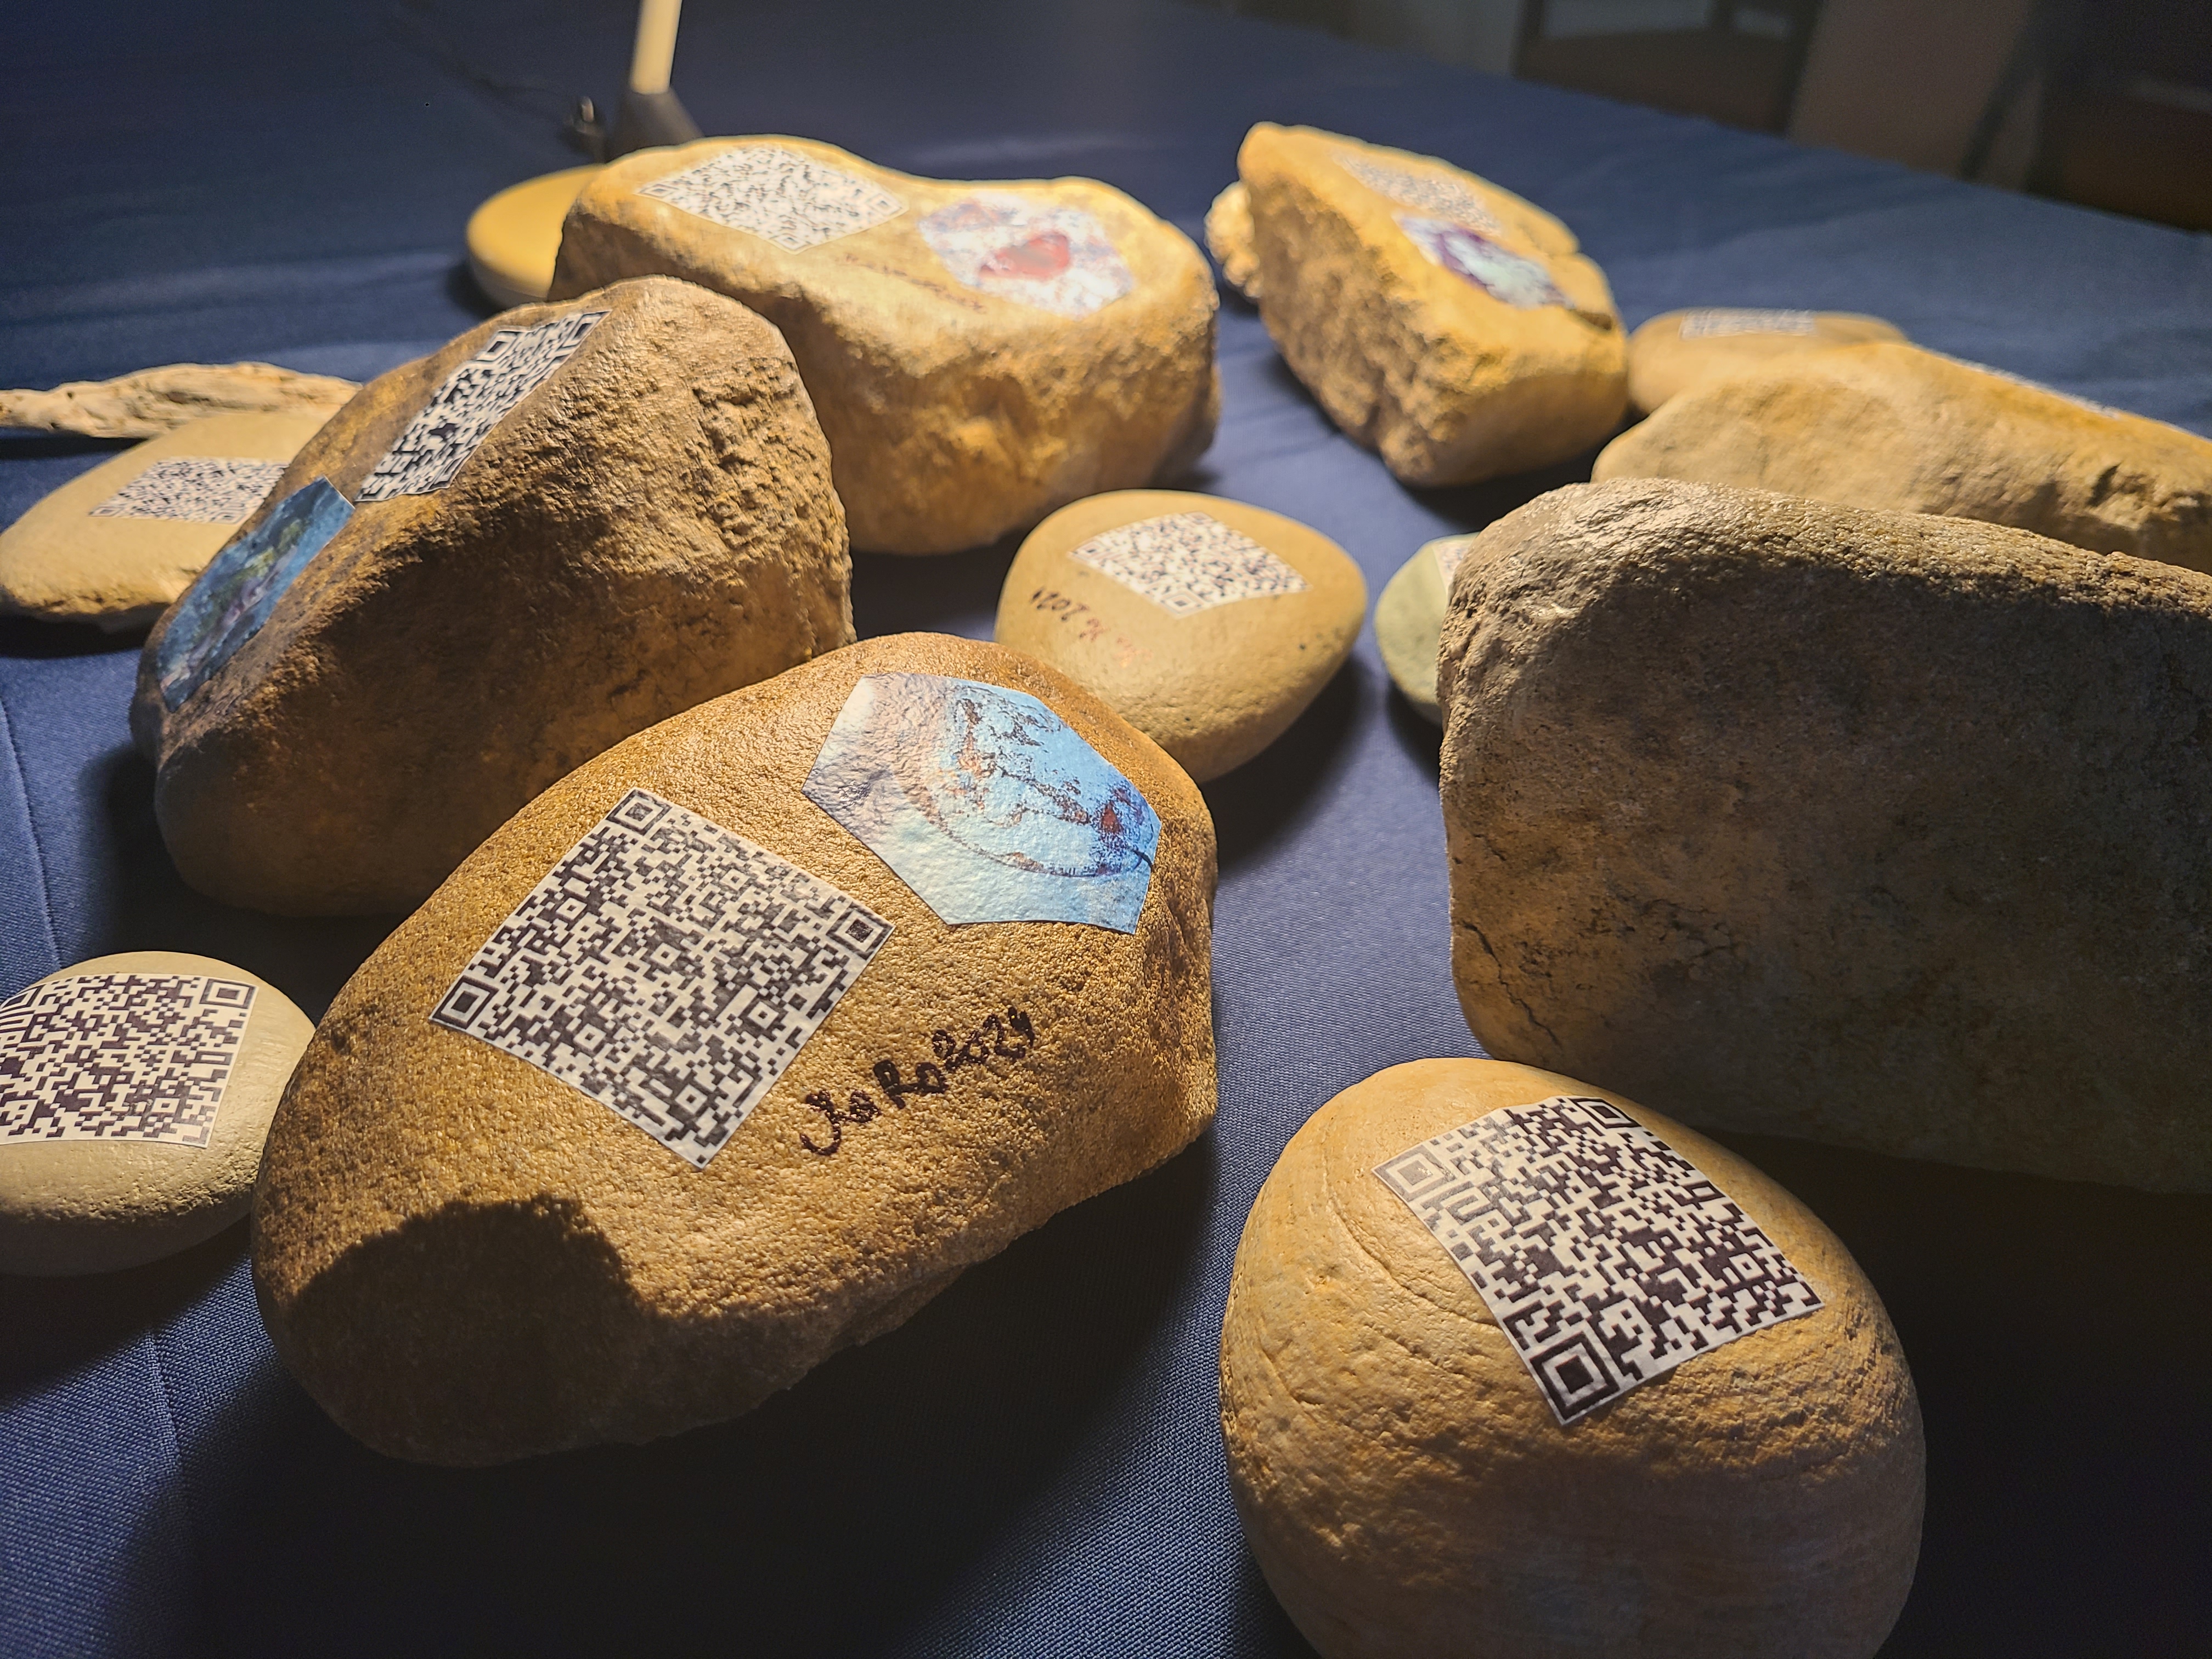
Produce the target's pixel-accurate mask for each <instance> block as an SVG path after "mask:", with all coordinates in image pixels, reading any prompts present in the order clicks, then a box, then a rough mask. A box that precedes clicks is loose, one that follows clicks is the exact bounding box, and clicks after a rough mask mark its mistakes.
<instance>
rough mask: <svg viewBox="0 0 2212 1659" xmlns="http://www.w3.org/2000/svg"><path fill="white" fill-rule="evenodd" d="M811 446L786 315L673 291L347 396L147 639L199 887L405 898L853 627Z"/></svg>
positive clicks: (514, 330)
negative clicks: (621, 748)
mask: <svg viewBox="0 0 2212 1659" xmlns="http://www.w3.org/2000/svg"><path fill="white" fill-rule="evenodd" d="M271 500H272V505H271V506H270V507H266V508H264V510H263V512H262V513H260V514H258V515H257V517H256V519H255V520H254V522H253V523H252V524H250V525H248V526H246V531H245V532H242V533H241V535H240V538H238V539H237V540H236V541H234V543H233V544H232V545H231V546H230V547H228V548H227V549H226V550H224V552H223V553H222V554H221V555H219V556H217V557H216V560H215V561H214V562H212V563H211V564H210V567H209V568H208V569H207V571H206V572H205V573H204V574H203V575H202V576H201V578H200V580H199V581H198V582H197V583H196V584H195V585H194V586H193V588H192V589H191V591H190V592H187V593H186V594H185V596H184V598H183V599H180V600H179V602H178V604H177V605H175V606H173V607H172V608H171V610H170V611H168V613H167V615H166V616H164V617H163V618H162V619H161V623H159V624H158V625H157V626H156V627H155V630H154V632H153V633H152V635H150V636H149V638H148V640H147V642H146V649H145V653H144V654H143V658H142V659H141V661H140V665H139V675H138V690H137V701H136V702H135V704H134V706H133V708H132V711H131V712H132V727H133V730H134V731H135V732H137V736H138V738H139V741H140V744H141V746H142V747H143V748H144V749H145V750H147V751H148V752H149V755H151V756H152V757H153V758H154V759H155V761H156V763H157V764H158V766H159V772H158V775H157V778H156V781H155V814H156V816H157V817H158V818H159V820H160V823H161V833H162V836H163V838H164V839H165V840H166V841H167V843H168V848H169V852H170V854H171V856H172V857H173V858H174V859H175V860H176V863H177V867H178V869H179V871H180V872H182V873H183V875H184V877H185V879H186V880H187V881H189V882H191V884H193V885H194V886H196V887H197V888H198V889H199V890H201V891H203V892H204V893H208V894H210V895H211V896H214V897H216V898H219V899H222V900H223V901H224V902H227V903H233V904H242V905H246V906H250V907H252V908H257V909H264V910H275V911H280V912H285V913H289V914H305V915H327V914H337V913H346V912H373V911H384V910H404V909H409V908H412V907H413V906H415V905H416V904H417V903H419V902H421V901H422V899H423V897H424V896H427V895H428V893H429V891H430V890H431V889H432V888H434V887H435V886H436V885H437V884H438V883H439V882H440V881H441V880H443V879H444V878H445V877H446V875H447V872H450V871H451V870H452V869H453V866H455V865H457V864H459V862H460V861H461V860H462V859H463V858H464V857H465V856H466V855H467V854H468V852H469V851H470V849H471V848H473V847H475V846H476V844H477V842H480V841H482V840H483V838H484V837H485V836H488V835H489V834H490V833H491V831H492V830H493V829H496V828H497V827H498V826H499V824H500V823H501V822H502V821H503V820H504V819H505V818H506V817H507V816H508V815H509V814H510V813H512V812H513V811H514V810H515V809H516V808H517V807H519V806H520V805H522V804H523V803H524V802H526V801H527V800H528V799H530V798H531V796H532V795H533V794H535V793H538V791H539V790H540V789H543V788H544V787H545V786H546V785H547V784H549V783H550V782H552V781H554V780H555V779H556V778H558V777H560V776H561V775H562V774H563V773H565V772H568V771H569V770H570V769H573V768H574V767H575V766H577V765H579V764H580V763H582V762H584V761H586V760H588V759H590V758H591V757H592V756H593V755H596V754H598V753H599V751H600V750H604V749H605V748H607V747H608V746H609V745H611V744H614V743H616V742H617V741H619V740H620V739H622V738H625V737H627V736H629V734H630V733H631V732H635V731H637V730H639V729H640V728H641V727H643V726H649V725H651V724H653V722H654V721H655V720H660V719H663V718H665V716H667V715H669V714H674V713H676V712H677V711H678V709H682V708H689V707H690V706H691V705H692V704H694V703H696V702H703V701H705V700H706V699H708V698H709V697H713V696H719V695H720V694H721V693H722V692H724V691H727V690H732V689H733V688H734V687H737V686H741V685H746V684H751V683H752V682H753V681H755V680H758V679H763V678H767V677H768V676H769V675H771V674H775V673H778V672H780V671H782V670H783V669H786V668H788V667H790V666H791V665H793V664H794V663H799V662H804V661H805V660H806V659H808V658H810V657H812V656H815V655H817V653H821V652H823V651H828V650H833V649H835V648H836V647H838V646H839V645H842V644H843V643H844V642H845V641H848V640H849V639H850V638H851V637H852V621H851V607H850V603H849V599H848V580H849V574H850V562H849V560H848V556H847V553H846V547H845V527H844V521H843V518H842V514H841V513H840V512H839V510H838V506H837V499H836V495H835V494H834V493H833V491H832V490H831V489H830V485H829V453H828V449H827V447H826V446H825V445H824V443H823V439H822V433H821V428H819V427H817V425H816V424H815V422H814V416H813V413H812V410H811V409H810V407H809V406H808V403H807V398H806V392H805V388H804V387H803V386H801V385H800V384H799V376H798V374H797V372H796V370H795V369H794V368H793V365H792V362H791V356H790V354H789V352H787V350H786V349H784V344H783V342H782V340H781V338H780V337H778V336H777V334H776V332H775V330H774V329H773V328H770V327H769V325H767V324H765V323H763V321H762V320H761V319H759V318H757V317H756V316H754V315H753V314H752V313H750V312H748V311H747V310H745V309H744V307H742V306H739V305H738V304H736V303H734V302H733V301H729V300H726V299H724V298H723V297H722V296H720V295H715V294H710V293H708V291H707V290H705V289H701V288H696V287H694V286H692V285H691V284H690V283H675V282H669V281H666V280H665V279H657V280H652V281H646V282H637V283H620V284H617V286H615V287H613V288H611V289H605V291H603V292H601V293H599V294H596V295H590V296H588V297H587V298H586V299H585V300H582V301H568V302H565V303H562V304H558V305H549V306H532V307H522V308H520V309H519V310H515V311H510V312H507V313H502V314H501V316H499V317H498V318H496V319H494V320H493V321H491V322H489V323H486V324H484V325H483V326H482V327H480V328H477V329H473V330H471V331H470V332H468V333H466V334H465V335H463V336H461V337H460V338H459V339H457V340H455V341H454V342H453V343H452V344H450V345H448V346H447V347H446V348H445V349H442V350H441V351H438V352H436V353H435V354H433V355H432V356H428V357H425V358H423V359H422V360H421V361H419V362H413V363H409V364H407V365H405V366H404V367H403V368H397V369H394V370H393V371H392V373H391V374H386V375H385V376H383V377H382V378H381V379H380V380H376V381H375V382H374V383H373V384H372V385H370V386H368V387H367V388H366V389H364V390H363V391H362V393H361V394H360V396H358V397H357V398H355V399H354V400H353V402H352V403H350V404H348V405H347V406H346V409H345V410H344V412H343V413H342V414H341V415H339V416H337V418H335V419H334V420H332V421H331V422H330V424H329V425H327V426H326V427H325V428H323V430H322V431H321V432H320V433H319V435H317V436H316V438H315V440H314V441H313V442H312V443H310V444H309V445H308V446H307V447H306V448H305V449H303V450H301V453H300V454H299V456H298V458H297V459H295V461H294V462H293V463H292V465H291V466H290V468H289V470H288V471H286V473H285V474H284V477H283V480H282V481H281V482H280V483H278V485H277V487H276V489H275V490H274V491H273V492H272V495H271Z"/></svg>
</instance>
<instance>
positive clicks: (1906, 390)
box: [1591, 343, 2212, 570]
mask: <svg viewBox="0 0 2212 1659" xmlns="http://www.w3.org/2000/svg"><path fill="white" fill-rule="evenodd" d="M1591 476H1592V477H1594V478H1595V479H1596V480H1597V481H1599V482H1600V483H1602V482H1604V481H1605V480H1607V479H1608V478H1632V477H1662V478H1682V479H1686V480H1689V481H1691V482H1693V483H1712V484H1732V485H1735V486H1737V487H1738V488H1741V489H1774V490H1779V491H1781V492H1783V493H1784V494H1785V495H1811V496H1814V497H1817V498H1818V499H1820V500H1821V501H1841V502H1844V504H1846V505H1848V506H1852V507H1880V508H1884V509H1886V510H1888V511H1891V512H1896V513H1944V514H1947V515H1949V516H1951V517H1954V518H1961V519H1986V520H1989V521H1990V523H1992V524H2005V525H2012V526H2016V527H2017V528H2019V529H2021V530H2032V531H2033V532H2035V533H2036V534H2038V535H2039V536H2049V537H2051V538H2053V539H2055V540H2057V541H2062V542H2071V543H2073V544H2075V546H2077V547H2086V548H2087V549H2089V550H2091V551H2092V552H2097V553H2132V554H2134V555H2135V556H2136V557H2138V558H2144V559H2158V560H2161V561H2163V562H2166V563H2168V564H2180V565H2187V566H2188V567H2189V568H2191V569H2193V570H2208V569H2212V441H2208V440H2206V439H2203V438H2200V437H2198V436H2197V435H2195V434H2194V433H2189V432H2184V431H2183V430H2182V429H2181V428H2179V427H2172V426H2167V425H2165V424H2164V423H2162V422H2158V421H2151V420H2145V419H2144V418H2143V417H2142V416H2139V415H2126V414H2123V413H2121V412H2120V411H2119V410H2111V409H2104V408H2100V406H2098V405H2096V404H2087V403H2083V402H2081V401H2080V400H2079V399H2077V398H2069V397H2067V396H2065V395H2064V394H2063V393H2061V392H2053V391H2051V390H2050V389H2049V388H2047V387H2045V386H2035V385H2032V384H2030V383H2029V382H2027V381H2025V380H2015V379H2014V378H2012V377H2011V376H2010V375H2007V374H1998V373H1997V372H1996V371H1995V370H1993V369H1988V368H1980V367H1978V366H1976V365H1974V364H1972V363H1963V362H1957V361H1955V360H1954V359H1952V358H1949V357H1946V356H1942V355H1940V354H1938V353H1936V352H1933V351H1924V350H1923V349H1920V348H1919V347H1917V346H1911V345H1901V344H1889V343H1875V344H1869V345H1860V346H1850V347H1847V348H1842V349H1836V350H1832V351H1823V352H1820V353H1819V354H1817V355H1814V356H1803V357H1800V358H1796V359H1793V360H1790V361H1787V362H1780V363H1777V364H1776V365H1774V366H1773V367H1771V368H1765V369H1762V370H1759V371H1756V372H1753V373H1746V374H1734V375H1730V376H1729V377H1728V378H1726V379H1724V380H1713V381H1709V382H1707V383H1706V384H1705V385H1703V386H1698V387H1695V388H1693V389H1692V390H1691V391H1688V392H1684V393H1683V394H1681V395H1680V397H1678V398H1674V399H1673V400H1672V401H1671V402H1669V403H1668V404H1667V405H1666V406H1665V407H1664V408H1663V409H1662V410H1659V412H1658V413H1657V414H1656V415H1654V416H1652V417H1651V418H1650V420H1648V421H1645V422H1643V424H1641V425H1640V426H1637V427H1633V428H1630V429H1629V430H1628V431H1627V432H1626V433H1624V434H1622V435H1620V437H1618V438H1616V439H1614V440H1613V442H1612V443H1610V444H1608V445H1607V447H1606V449H1605V453H1603V454H1601V455H1600V456H1599V457H1598V459H1597V465H1596V467H1595V471H1593V472H1592V474H1591Z"/></svg>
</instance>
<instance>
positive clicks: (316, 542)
mask: <svg viewBox="0 0 2212 1659" xmlns="http://www.w3.org/2000/svg"><path fill="white" fill-rule="evenodd" d="M352 517H353V505H352V503H351V502H349V501H347V500H346V498H345V497H344V496H343V495H339V494H338V492H337V490H335V489H331V483H330V480H329V479H327V478H317V479H315V480H314V481H313V483H307V484H304V485H302V486H301V488H299V489H295V490H294V491H293V492H292V493H291V494H290V495H287V496H286V497H285V498H284V499H283V501H280V502H278V503H277V505H276V510H275V511H274V512H272V513H270V515H269V516H268V517H267V518H265V519H264V520H262V521H261V522H260V523H259V524H258V525H257V526H255V527H254V528H253V529H252V532H249V533H247V534H246V535H243V536H239V537H236V538H233V539H232V540H231V541H230V543H229V544H228V545H226V546H225V547H224V548H223V550H222V551H221V552H220V553H217V554H216V556H215V557H213V558H212V559H210V560H209V561H208V564H207V568H206V569H204V570H203V571H201V572H200V574H198V575H197V577H195V578H194V579H193V580H192V585H191V586H190V587H188V588H186V589H185V596H184V598H183V599H180V600H179V601H178V605H177V612H176V615H175V616H173V617H171V618H170V620H169V626H168V627H167V629H166V630H164V632H163V633H162V635H161V647H160V648H159V649H158V650H157V651H156V652H155V657H154V671H155V677H156V678H158V679H159V680H160V682H161V701H162V702H163V703H164V704H166V705H167V707H169V708H183V707H184V704H185V698H187V697H189V696H191V695H192V693H193V692H195V691H197V690H199V689H200V687H201V686H202V685H203V684H206V682H207V680H208V678H209V677H210V675H212V674H213V673H214V672H215V671H216V670H217V669H218V668H221V667H222V665H223V664H225V663H227V662H228V661H229V660H230V659H231V657H232V655H233V654H234V653H236V651H237V650H238V647H240V646H241V645H244V644H245V643H246V641H248V640H250V639H252V637H253V636H254V635H256V634H258V633H259V632H260V631H261V625H262V623H265V622H267V621H268V620H269V617H270V612H271V611H275V610H276V601H277V600H279V599H283V597H284V590H285V589H286V588H288V587H289V586H291V585H292V583H293V582H294V580H295V579H297V577H298V576H299V574H300V573H301V571H302V570H305V569H306V568H307V566H308V564H309V562H311V561H313V558H314V556H315V555H316V554H318V553H319V552H321V551H322V550H323V549H324V548H325V546H326V545H327V544H329V542H330V539H331V537H333V536H335V535H337V533H338V532H339V531H341V530H343V529H344V528H345V526H346V521H347V520H349V519H350V518H352Z"/></svg>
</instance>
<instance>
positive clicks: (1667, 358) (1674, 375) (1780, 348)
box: [1628, 307, 1905, 415]
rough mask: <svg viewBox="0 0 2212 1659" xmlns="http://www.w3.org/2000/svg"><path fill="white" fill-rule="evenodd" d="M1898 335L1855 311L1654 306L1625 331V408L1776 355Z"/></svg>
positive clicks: (1639, 408) (1647, 405) (1644, 405)
mask: <svg viewBox="0 0 2212 1659" xmlns="http://www.w3.org/2000/svg"><path fill="white" fill-rule="evenodd" d="M1904 338H1905V331H1904V330H1902V329H1900V328H1899V327H1898V326H1897V325H1895V324H1894V323H1886V322H1884V321H1883V320H1882V319H1881V318H1879V317H1867V316H1863V315H1861V314H1860V313H1857V312H1855V311H1765V310H1746V309H1730V308H1725V307H1722V308H1706V309H1704V310H1699V311H1668V312H1662V313H1661V314H1660V315H1658V316H1656V317H1654V318H1653V319H1651V320H1650V322H1648V323H1645V324H1644V325H1643V326H1642V327H1641V328H1639V329H1638V330H1637V331H1636V332H1635V333H1633V334H1632V335H1630V336H1629V337H1628V406H1629V408H1630V409H1631V410H1634V411H1635V412H1636V413H1637V414H1638V415H1649V414H1650V412H1651V411H1652V410H1655V409H1656V408H1658V407H1659V406H1660V404H1663V403H1665V402H1666V401H1667V400H1668V398H1672V397H1674V395H1675V394H1676V393H1678V392H1686V391H1688V390H1689V389H1690V388H1691V387H1692V386H1702V385H1703V384H1705V382H1706V381H1707V380H1718V379H1719V378H1720V377H1721V376H1722V375H1723V374H1738V373H1741V371H1742V370H1744V369H1747V368H1764V367H1765V366H1766V365H1767V364H1769V363H1771V362H1773V361H1774V359H1776V358H1778V357H1800V356H1803V355H1804V354H1805V353H1807V352H1808V351H1825V350H1826V349H1828V348H1829V347H1831V346H1838V345H1858V344H1861V343H1864V342H1866V341H1869V340H1902V339H1904Z"/></svg>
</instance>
